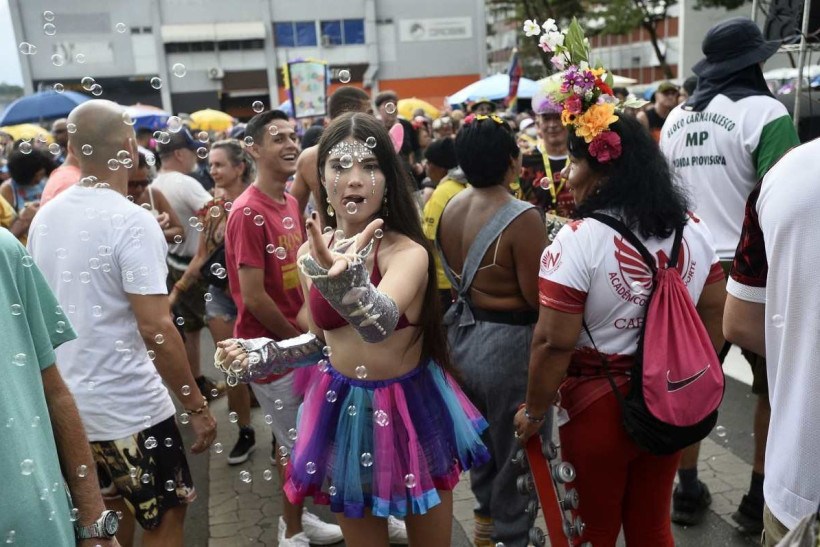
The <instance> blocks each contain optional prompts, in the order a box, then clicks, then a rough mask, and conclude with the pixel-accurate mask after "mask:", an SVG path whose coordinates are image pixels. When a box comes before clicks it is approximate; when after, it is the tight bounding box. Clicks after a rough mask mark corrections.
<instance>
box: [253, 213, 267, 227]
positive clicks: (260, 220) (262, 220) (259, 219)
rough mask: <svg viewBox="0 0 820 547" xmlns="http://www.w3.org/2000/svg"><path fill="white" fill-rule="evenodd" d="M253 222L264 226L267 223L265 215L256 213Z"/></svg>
mask: <svg viewBox="0 0 820 547" xmlns="http://www.w3.org/2000/svg"><path fill="white" fill-rule="evenodd" d="M253 223H254V224H256V225H257V226H262V225H263V224H265V217H263V216H262V215H256V216H255V217H253Z"/></svg>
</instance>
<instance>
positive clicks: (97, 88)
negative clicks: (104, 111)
mask: <svg viewBox="0 0 820 547" xmlns="http://www.w3.org/2000/svg"><path fill="white" fill-rule="evenodd" d="M102 93H103V88H102V86H101V85H100V84H94V85H93V86H91V94H92V95H94V96H95V97H99V96H100V95H102Z"/></svg>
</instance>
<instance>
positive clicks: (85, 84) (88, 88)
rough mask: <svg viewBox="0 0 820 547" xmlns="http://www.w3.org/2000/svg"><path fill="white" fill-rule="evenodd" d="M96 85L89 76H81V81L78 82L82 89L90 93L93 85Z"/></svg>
mask: <svg viewBox="0 0 820 547" xmlns="http://www.w3.org/2000/svg"><path fill="white" fill-rule="evenodd" d="M95 83H97V82H96V81H94V78H92V77H91V76H83V79H82V80H80V85H81V86H83V89H85V90H86V91H91V88H92V87H94V84H95Z"/></svg>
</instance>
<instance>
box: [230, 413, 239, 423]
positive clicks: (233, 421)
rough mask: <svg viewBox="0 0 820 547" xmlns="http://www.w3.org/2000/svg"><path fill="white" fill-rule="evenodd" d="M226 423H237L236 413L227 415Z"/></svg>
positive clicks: (237, 416)
mask: <svg viewBox="0 0 820 547" xmlns="http://www.w3.org/2000/svg"><path fill="white" fill-rule="evenodd" d="M228 421H229V422H231V423H232V424H235V423H236V422H237V421H239V415H238V414H237V413H236V412H230V413H229V414H228Z"/></svg>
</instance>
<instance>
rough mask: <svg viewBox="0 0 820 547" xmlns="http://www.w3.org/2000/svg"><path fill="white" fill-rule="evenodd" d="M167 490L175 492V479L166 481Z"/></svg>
mask: <svg viewBox="0 0 820 547" xmlns="http://www.w3.org/2000/svg"><path fill="white" fill-rule="evenodd" d="M165 490H167V491H168V492H173V491H174V490H176V485H175V484H174V481H171V480H167V481H165Z"/></svg>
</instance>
